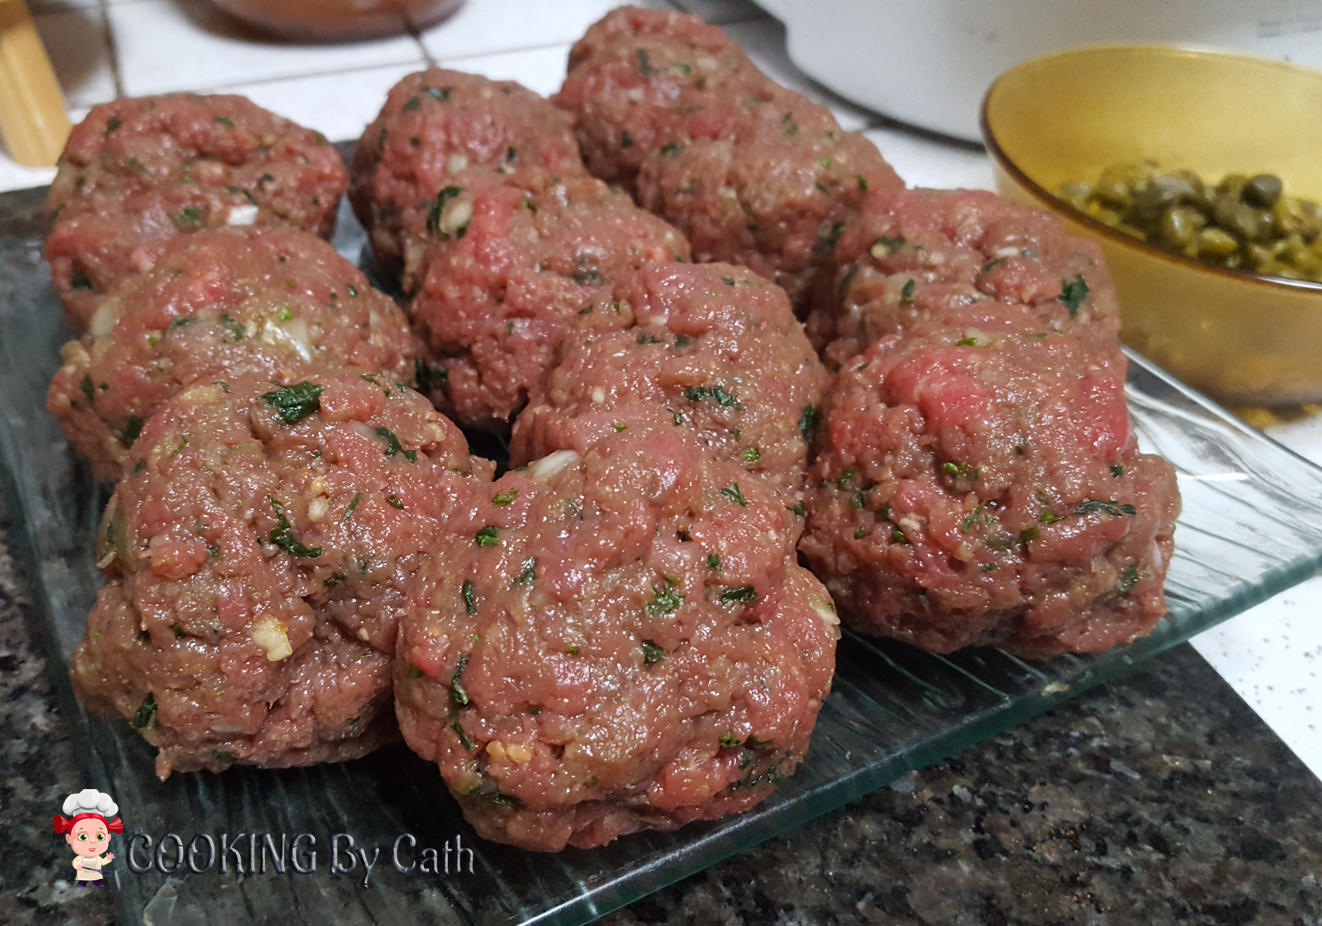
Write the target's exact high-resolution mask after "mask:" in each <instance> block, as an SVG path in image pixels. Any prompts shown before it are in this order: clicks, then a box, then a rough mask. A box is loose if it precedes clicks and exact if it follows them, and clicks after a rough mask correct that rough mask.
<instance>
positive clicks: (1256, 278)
mask: <svg viewBox="0 0 1322 926" xmlns="http://www.w3.org/2000/svg"><path fill="white" fill-rule="evenodd" d="M1117 52H1139V53H1142V54H1150V55H1157V56H1178V57H1200V58H1217V59H1222V60H1225V61H1230V62H1234V63H1236V64H1247V65H1252V66H1256V67H1262V66H1268V67H1272V68H1276V69H1279V70H1284V71H1292V72H1295V73H1302V74H1305V75H1313V76H1314V77H1316V78H1317V79H1319V80H1322V71H1315V70H1313V69H1312V68H1306V67H1302V66H1301V65H1297V64H1294V63H1293V62H1290V61H1279V60H1277V59H1274V58H1260V57H1257V56H1255V55H1240V54H1232V53H1230V52H1224V51H1219V50H1217V49H1210V48H1200V47H1198V46H1194V45H1175V44H1161V43H1101V44H1091V45H1076V46H1074V47H1072V48H1066V49H1061V50H1059V51H1054V52H1050V53H1048V54H1045V55H1038V56H1036V57H1034V58H1030V59H1028V60H1026V61H1021V62H1020V63H1019V64H1016V65H1015V66H1014V67H1012V68H1009V69H1007V70H1005V71H1003V72H1002V73H1001V74H999V75H998V76H997V77H996V79H995V80H993V81H992V82H991V84H990V85H989V86H988V87H987V91H986V92H985V93H984V94H983V96H982V103H981V105H980V106H979V107H978V128H979V130H980V131H981V132H982V142H983V144H984V145H985V146H986V148H987V153H988V154H989V155H991V158H992V160H993V161H995V162H996V164H997V165H998V166H1000V168H1001V169H1002V170H1004V171H1005V172H1006V173H1007V174H1009V175H1010V177H1011V178H1013V179H1014V181H1015V182H1016V183H1018V184H1019V185H1020V186H1021V187H1023V188H1024V189H1025V190H1027V191H1028V193H1029V194H1030V195H1031V196H1033V197H1034V198H1035V199H1037V200H1038V201H1039V202H1040V203H1042V204H1043V205H1044V206H1045V207H1047V208H1048V209H1049V210H1051V211H1053V212H1058V213H1064V214H1065V215H1066V216H1067V217H1068V218H1069V219H1070V220H1071V221H1075V222H1078V223H1079V224H1080V225H1082V226H1083V227H1084V228H1086V229H1087V230H1088V231H1089V233H1091V234H1093V235H1095V236H1097V237H1099V238H1101V239H1103V240H1104V241H1107V242H1110V243H1112V244H1117V245H1123V246H1125V247H1129V248H1132V249H1134V250H1136V251H1138V252H1139V253H1141V254H1146V255H1147V256H1149V257H1152V258H1154V259H1156V260H1159V261H1165V262H1168V263H1172V264H1174V265H1175V266H1177V267H1184V268H1186V269H1189V270H1195V271H1199V272H1205V273H1213V274H1216V275H1219V276H1223V277H1226V278H1227V279H1230V280H1235V281H1238V282H1241V283H1248V284H1254V285H1260V286H1265V287H1268V288H1269V289H1288V290H1291V291H1294V292H1300V293H1313V294H1316V295H1318V296H1322V282H1316V281H1313V280H1295V279H1291V278H1290V277H1282V276H1274V275H1272V274H1266V273H1254V272H1252V271H1250V270H1237V269H1232V268H1230V267H1220V266H1217V265H1216V264H1212V263H1208V262H1207V261H1204V260H1199V259H1198V258H1196V257H1188V256H1186V255H1184V254H1180V253H1178V252H1176V251H1170V250H1167V249H1165V248H1162V247H1159V246H1157V245H1155V244H1149V243H1148V242H1147V241H1142V240H1140V239H1138V238H1135V237H1133V236H1132V235H1127V234H1125V233H1124V232H1122V231H1120V230H1119V229H1117V228H1114V227H1112V226H1110V225H1107V224H1106V223H1105V222H1102V221H1100V220H1099V219H1095V218H1093V217H1092V216H1090V215H1088V214H1087V213H1086V212H1081V211H1080V210H1078V209H1076V208H1075V207H1074V206H1073V205H1071V204H1070V203H1068V202H1066V201H1065V200H1064V199H1061V198H1060V197H1059V196H1056V195H1055V194H1054V193H1052V192H1051V191H1050V190H1048V189H1046V188H1045V187H1043V186H1042V185H1041V184H1039V183H1038V182H1037V181H1036V180H1034V179H1033V178H1032V177H1030V176H1029V175H1028V174H1027V172H1025V171H1024V170H1023V168H1021V167H1020V166H1019V165H1018V164H1017V163H1015V161H1014V159H1013V158H1011V157H1010V155H1009V154H1007V153H1006V151H1005V149H1004V148H1002V147H1001V143H1000V142H999V141H998V140H997V138H996V133H995V132H994V131H993V130H992V126H991V118H990V115H989V109H990V107H991V101H992V96H993V95H994V94H995V93H996V92H997V90H998V89H999V88H1000V87H1002V86H1003V84H1004V82H1005V81H1006V80H1007V79H1008V78H1009V77H1010V76H1011V75H1013V74H1015V73H1016V72H1018V71H1021V70H1023V69H1025V68H1028V67H1032V66H1035V65H1038V64H1041V63H1042V62H1045V61H1048V60H1051V59H1056V58H1072V57H1076V56H1079V55H1096V54H1114V53H1117Z"/></svg>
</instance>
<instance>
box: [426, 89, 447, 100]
mask: <svg viewBox="0 0 1322 926" xmlns="http://www.w3.org/2000/svg"><path fill="white" fill-rule="evenodd" d="M422 91H423V92H424V93H426V94H427V95H428V96H430V97H431V98H432V99H434V100H438V101H440V102H442V103H445V102H447V101H449V99H450V88H449V87H423V88H422Z"/></svg>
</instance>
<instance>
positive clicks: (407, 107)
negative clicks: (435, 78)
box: [400, 96, 422, 113]
mask: <svg viewBox="0 0 1322 926" xmlns="http://www.w3.org/2000/svg"><path fill="white" fill-rule="evenodd" d="M421 105H422V99H421V98H420V97H416V96H411V97H409V98H408V102H406V103H405V104H404V105H403V106H401V107H400V112H406V113H411V112H413V111H414V110H415V109H417V108H418V107H420V106H421Z"/></svg>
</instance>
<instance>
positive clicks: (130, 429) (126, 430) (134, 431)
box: [119, 415, 142, 447]
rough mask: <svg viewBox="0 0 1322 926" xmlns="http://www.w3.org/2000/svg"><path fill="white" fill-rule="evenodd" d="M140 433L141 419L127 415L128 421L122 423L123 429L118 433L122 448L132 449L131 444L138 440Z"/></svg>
mask: <svg viewBox="0 0 1322 926" xmlns="http://www.w3.org/2000/svg"><path fill="white" fill-rule="evenodd" d="M141 433H142V419H141V418H139V417H138V416H137V415H129V420H128V421H126V422H125V423H124V427H123V428H121V429H120V431H119V439H120V440H121V441H123V442H124V446H126V447H132V446H133V442H134V441H135V440H137V439H138V435H139V434H141Z"/></svg>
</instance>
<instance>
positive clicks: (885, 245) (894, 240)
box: [871, 235, 904, 258]
mask: <svg viewBox="0 0 1322 926" xmlns="http://www.w3.org/2000/svg"><path fill="white" fill-rule="evenodd" d="M902 247H904V236H903V235H896V236H895V237H891V236H889V235H881V236H880V237H878V238H875V239H874V240H873V242H872V248H871V251H872V256H873V257H876V258H882V257H885V256H886V255H887V254H889V253H890V252H891V251H898V250H899V249H900V248H902Z"/></svg>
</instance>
